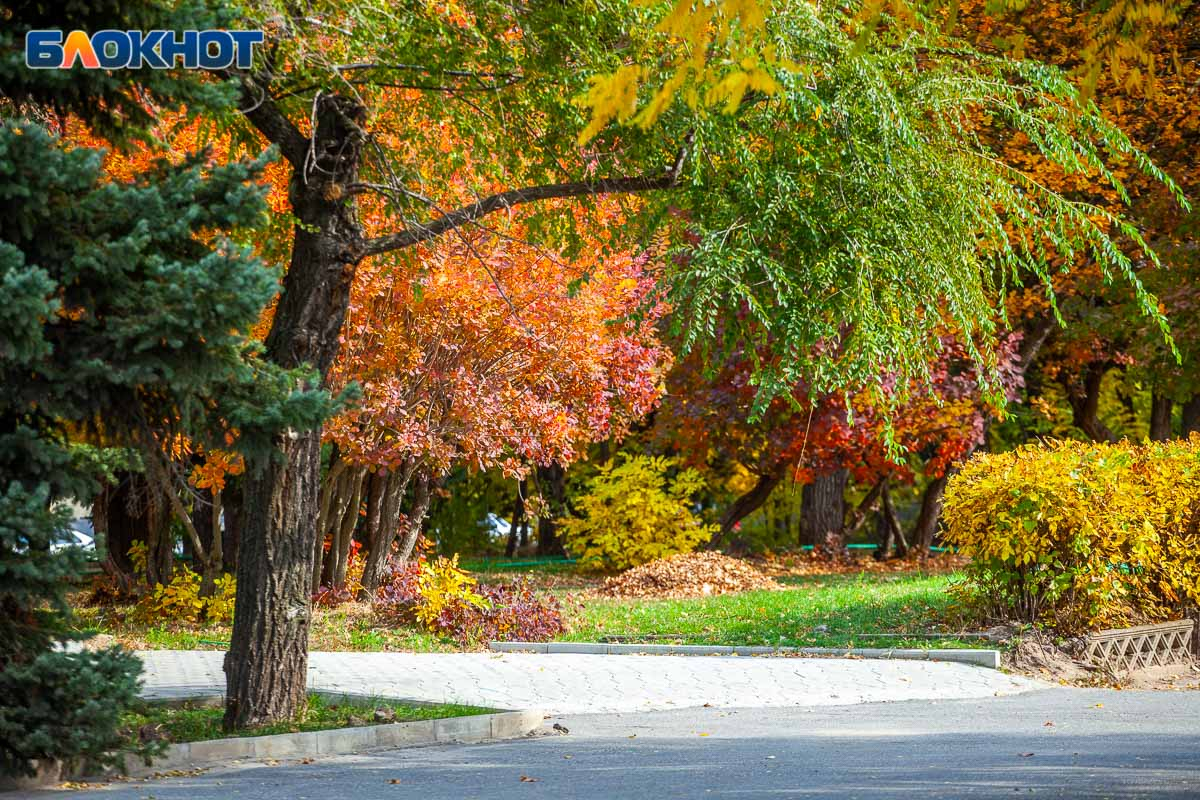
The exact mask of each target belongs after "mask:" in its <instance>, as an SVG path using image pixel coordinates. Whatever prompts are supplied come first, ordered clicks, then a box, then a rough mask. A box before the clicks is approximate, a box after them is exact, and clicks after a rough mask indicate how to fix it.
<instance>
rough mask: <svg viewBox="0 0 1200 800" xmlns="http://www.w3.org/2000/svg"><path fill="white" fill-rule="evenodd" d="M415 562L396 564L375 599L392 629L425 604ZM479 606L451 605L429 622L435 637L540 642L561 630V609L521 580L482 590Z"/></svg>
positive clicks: (409, 621)
mask: <svg viewBox="0 0 1200 800" xmlns="http://www.w3.org/2000/svg"><path fill="white" fill-rule="evenodd" d="M420 574H421V568H420V564H419V563H418V562H416V561H412V562H409V563H407V564H402V565H397V566H396V567H394V568H393V569H392V572H391V574H390V575H389V576H388V578H387V580H386V581H385V582H384V583H383V584H382V585H381V586H380V587H379V591H378V593H377V594H376V596H375V611H376V614H377V615H378V616H379V617H380V618H381V619H384V620H386V621H388V622H390V623H392V624H396V625H412V624H416V623H417V622H418V614H417V611H418V609H419V608H420V607H421V605H422V603H423V602H424V598H423V597H422V595H421V591H420V584H419V576H420ZM478 593H479V594H480V595H481V596H482V597H483V598H484V600H485V603H484V604H483V605H482V606H478V605H473V604H471V603H468V602H463V601H461V600H452V601H451V602H449V603H447V604H446V605H445V607H443V608H442V610H441V612H439V613H438V614H437V616H435V617H433V619H432V621H431V622H430V623H429V628H430V629H431V630H432V631H433V632H434V633H439V634H442V635H444V636H450V637H452V638H454V639H455V640H457V641H459V642H461V643H463V644H475V643H478V642H487V641H492V640H515V641H523V642H544V641H547V640H548V639H552V638H553V637H555V636H557V635H558V634H560V633H562V632H563V631H565V630H566V625H565V624H564V623H563V616H562V606H561V605H560V604H559V602H558V600H557V599H555V598H554V597H551V596H545V597H539V596H538V594H537V592H536V590H535V589H534V587H533V585H532V584H531V583H530V582H529V581H528V579H526V578H521V579H520V580H518V581H515V582H513V583H510V584H503V585H490V586H489V585H481V586H480V587H479V588H478Z"/></svg>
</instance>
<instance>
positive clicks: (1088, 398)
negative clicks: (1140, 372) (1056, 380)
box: [1063, 362, 1117, 443]
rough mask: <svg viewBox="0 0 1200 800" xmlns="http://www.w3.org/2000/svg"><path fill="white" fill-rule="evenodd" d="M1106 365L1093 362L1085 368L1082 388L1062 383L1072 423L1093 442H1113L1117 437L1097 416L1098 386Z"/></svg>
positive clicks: (1098, 402)
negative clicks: (1065, 391)
mask: <svg viewBox="0 0 1200 800" xmlns="http://www.w3.org/2000/svg"><path fill="white" fill-rule="evenodd" d="M1107 369H1108V365H1107V364H1104V363H1099V362H1095V363H1092V364H1089V365H1088V366H1087V371H1086V372H1085V373H1084V378H1083V385H1082V387H1080V386H1078V385H1075V384H1073V383H1071V382H1069V381H1065V382H1064V383H1063V387H1064V388H1065V389H1066V390H1067V402H1068V403H1070V405H1071V416H1072V421H1073V422H1074V424H1075V427H1076V428H1079V430H1081V431H1083V432H1084V433H1085V434H1086V435H1087V437H1088V438H1089V439H1091V440H1092V441H1093V442H1110V443H1111V442H1115V441H1117V437H1116V435H1115V434H1113V432H1112V431H1111V430H1110V429H1109V427H1108V426H1107V425H1105V424H1104V423H1103V422H1102V421H1101V420H1100V416H1099V407H1100V386H1101V384H1102V383H1103V381H1104V373H1105V372H1106V371H1107Z"/></svg>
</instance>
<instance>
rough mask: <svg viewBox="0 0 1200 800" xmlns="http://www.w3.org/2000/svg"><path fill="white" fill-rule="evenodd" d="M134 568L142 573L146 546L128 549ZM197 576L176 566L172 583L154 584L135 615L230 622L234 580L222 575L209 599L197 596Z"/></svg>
mask: <svg viewBox="0 0 1200 800" xmlns="http://www.w3.org/2000/svg"><path fill="white" fill-rule="evenodd" d="M129 555H130V557H131V559H132V560H133V562H134V569H135V570H137V571H140V572H141V573H142V574H144V572H145V565H146V546H145V544H144V543H142V542H134V543H133V547H131V548H130V549H129ZM200 580H201V578H200V576H199V575H198V574H196V573H195V572H194V571H193V570H191V569H190V568H189V567H188V566H187V565H186V564H178V565H176V567H175V572H174V575H172V577H171V582H170V583H168V584H166V585H165V586H164V585H163V584H161V583H157V584H155V585H154V587H153V588H152V589H151V590H150V591H149V592H148V593H147V594H145V595H143V596H142V598H141V599H140V600H139V601H138V603H137V606H136V608H135V609H134V615H135V616H136V617H137V618H138V619H140V620H143V621H146V622H154V621H161V620H171V621H182V622H196V621H198V620H205V621H207V622H229V621H231V620H232V619H233V606H234V601H235V599H236V597H237V579H236V578H234V577H233V576H232V575H229V574H225V575H222V576H220V577H219V578H217V579H216V581H215V584H216V592H215V593H214V594H213V595H212V596H211V597H201V596H200Z"/></svg>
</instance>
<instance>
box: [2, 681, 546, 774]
mask: <svg viewBox="0 0 1200 800" xmlns="http://www.w3.org/2000/svg"><path fill="white" fill-rule="evenodd" d="M197 699H198V700H203V699H207V698H197ZM544 718H545V714H544V713H543V712H541V711H502V712H499V713H496V714H477V715H475V716H470V717H444V718H442V719H425V720H416V721H413V722H391V723H381V724H378V725H364V726H361V727H356V728H334V729H331V730H327V731H306V732H304V733H279V734H274V735H272V736H242V737H235V738H231V739H210V740H209V741H206V742H184V743H182V744H172V745H168V747H167V749H166V752H165V753H163V755H161V756H159V757H157V758H155V759H154V763H153V764H152V765H150V766H146V765H145V764H143V763H142V762H141V761H136V762H134V761H127V763H126V764H125V768H124V769H113V770H111V771H109V772H108V773H106V774H103V775H97V774H96V773H95V772H90V771H84V770H71V769H63V768H62V766H61V765H60V764H58V763H54V764H48V765H40V769H39V770H38V775H37V776H36V777H33V778H17V779H0V792H6V791H12V790H18V791H20V790H30V789H42V788H47V787H50V786H54V785H56V784H58V783H61V782H63V781H78V780H88V779H99V780H105V779H107V778H111V777H114V776H118V775H125V776H128V777H130V778H143V777H147V776H151V775H155V774H157V773H163V772H172V771H178V770H191V769H198V768H204V767H213V766H217V765H224V764H228V763H229V762H231V761H253V760H256V759H285V758H310V757H313V756H334V755H353V754H355V753H362V752H366V751H369V750H379V749H396V748H401V747H421V746H426V745H432V744H450V743H456V744H470V743H474V742H486V741H495V740H499V739H520V738H522V737H524V736H528V735H529V734H531V733H533V732H534V731H536V730H537V729H538V728H540V727H541V725H542V721H543V720H544Z"/></svg>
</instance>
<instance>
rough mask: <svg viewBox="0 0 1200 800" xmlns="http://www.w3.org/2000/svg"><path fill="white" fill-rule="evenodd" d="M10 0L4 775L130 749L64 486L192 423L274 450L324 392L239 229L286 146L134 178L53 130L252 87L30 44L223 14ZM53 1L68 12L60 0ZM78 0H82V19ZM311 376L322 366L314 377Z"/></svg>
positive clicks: (86, 497) (70, 488)
mask: <svg viewBox="0 0 1200 800" xmlns="http://www.w3.org/2000/svg"><path fill="white" fill-rule="evenodd" d="M57 5H58V4H47V5H46V7H45V8H43V7H42V6H41V5H39V4H37V3H11V4H5V6H4V7H0V18H3V19H4V20H5V22H4V30H3V32H2V33H0V53H2V54H4V55H0V104H2V105H0V108H3V111H4V119H3V120H2V121H0V207H2V208H3V209H4V213H3V214H2V215H0V385H2V386H3V387H4V391H3V392H2V393H0V774H9V775H21V774H32V773H33V771H34V769H35V764H34V761H35V760H36V761H41V762H46V761H52V760H55V759H61V760H65V761H87V762H92V763H105V762H111V761H112V760H114V759H115V758H117V757H118V756H119V751H120V750H121V748H122V746H123V744H124V743H123V742H122V737H121V736H120V735H119V732H118V728H119V721H120V717H121V714H122V712H123V711H124V710H125V709H126V708H127V707H128V706H129V705H130V704H131V703H132V702H133V701H134V700H135V698H136V695H137V691H138V674H139V672H140V669H141V667H140V662H139V661H138V659H137V658H136V657H135V656H134V654H132V653H130V652H128V651H125V650H122V649H120V648H110V649H107V650H101V651H98V652H87V651H79V649H78V648H72V647H67V646H64V645H65V643H66V642H67V641H68V640H69V639H71V638H72V637H71V635H70V633H69V631H68V628H69V625H68V622H69V613H70V610H69V608H68V606H67V603H66V599H65V590H66V588H67V580H68V579H69V578H71V577H72V576H76V575H78V571H79V568H80V563H79V560H80V559H79V556H78V555H77V554H73V553H72V552H69V551H68V552H63V553H53V552H51V551H50V543H51V540H52V537H53V535H54V533H55V530H56V529H58V528H60V527H61V526H63V525H65V524H66V521H67V520H66V518H65V514H64V512H63V511H61V510H59V505H57V504H58V501H62V500H67V499H73V500H75V501H77V502H81V503H84V504H87V503H89V502H90V501H91V499H92V497H93V495H94V493H95V492H96V491H97V489H98V478H99V477H100V476H101V474H102V473H103V470H104V463H105V460H106V458H108V457H110V456H111V455H112V454H113V453H114V452H116V451H120V450H125V451H126V452H127V451H128V449H135V450H136V449H139V448H140V449H141V450H142V451H143V452H145V447H146V446H147V443H148V442H163V441H175V440H177V439H176V437H186V438H187V439H188V440H190V441H193V442H199V443H202V444H208V443H212V444H224V443H225V442H226V441H227V437H228V436H229V435H230V434H232V433H235V432H236V435H237V442H238V446H239V447H241V448H243V449H244V450H246V451H247V452H248V453H250V454H251V455H253V454H254V453H255V452H260V453H261V452H265V451H266V450H267V449H268V448H269V442H270V440H271V438H272V437H273V436H275V435H277V434H278V432H279V431H280V430H282V429H284V428H287V427H297V428H303V427H305V426H307V425H311V424H313V423H314V422H315V420H316V419H317V418H318V417H319V416H320V415H322V414H323V413H325V412H326V411H327V407H326V406H327V404H326V401H325V399H324V395H321V394H318V393H313V392H305V391H300V390H297V389H296V388H295V387H296V385H297V381H298V380H303V379H304V377H305V376H303V375H302V374H301V373H298V372H288V371H285V370H282V369H280V368H279V367H275V366H273V365H270V364H268V363H266V362H264V361H263V360H262V359H261V358H260V357H259V355H258V352H257V349H256V346H255V345H254V344H253V342H252V341H251V340H250V339H249V338H248V335H247V332H248V330H249V328H250V326H251V325H252V324H253V323H254V322H255V321H257V319H258V317H259V315H260V314H261V312H262V309H263V307H264V306H265V305H266V303H267V302H269V300H270V298H271V297H272V295H273V294H274V292H275V291H276V286H277V280H278V274H277V273H276V272H274V271H272V270H270V269H268V268H267V267H265V266H264V265H263V264H262V263H261V261H259V260H258V258H257V257H256V256H255V255H254V253H253V251H252V250H251V248H250V247H249V245H248V244H246V243H244V242H243V243H239V242H238V241H237V240H236V239H235V238H234V237H235V236H236V235H237V234H236V232H238V231H246V230H248V229H249V228H251V227H253V226H256V225H259V224H261V223H262V222H263V221H264V219H265V214H266V207H265V203H264V197H263V188H262V187H261V186H260V185H259V183H258V180H257V179H258V177H259V175H260V172H261V169H262V167H263V165H264V163H265V162H266V159H265V158H260V159H257V160H253V161H247V162H235V163H230V164H221V165H212V164H210V163H208V159H206V158H205V156H204V154H198V155H196V156H194V157H191V158H188V159H185V160H184V161H183V162H182V163H169V162H167V161H162V162H160V163H159V164H158V165H157V166H156V167H155V168H154V169H152V170H149V171H148V172H147V173H146V174H143V175H140V176H139V177H137V178H136V179H135V180H133V181H131V182H127V183H119V182H113V181H109V180H107V179H106V177H105V175H104V172H103V152H102V151H99V150H91V149H87V148H79V147H74V148H73V147H69V146H67V145H65V144H64V142H63V141H61V140H60V139H59V138H58V136H57V135H56V134H55V133H54V132H53V130H52V127H53V125H55V124H57V123H58V121H60V120H61V119H62V118H63V116H64V115H73V116H74V117H75V118H78V119H81V120H83V121H84V122H86V123H87V124H89V125H90V126H91V127H92V128H93V129H95V130H97V131H100V132H102V133H104V134H105V135H107V136H108V137H109V138H110V140H112V141H114V142H116V143H118V144H119V143H121V142H123V141H128V140H130V139H132V138H136V137H145V136H146V131H147V128H146V127H145V126H147V125H148V124H149V123H150V121H151V120H152V106H150V105H148V103H150V102H153V103H154V104H156V105H157V107H158V108H163V107H169V106H172V105H175V106H178V105H181V104H185V103H186V104H187V105H188V108H189V110H200V109H204V110H205V111H206V112H207V113H222V111H223V110H224V108H225V107H226V104H227V103H228V101H229V100H230V99H231V98H232V95H231V93H230V92H229V91H228V90H227V88H226V87H224V86H223V85H221V84H220V83H219V82H216V81H213V80H212V79H211V78H208V77H206V76H197V75H195V74H190V73H184V72H176V71H167V72H161V71H153V70H145V71H136V72H135V71H112V72H100V71H91V72H87V71H83V70H81V69H79V68H76V69H74V70H71V71H62V72H59V71H44V72H39V73H33V72H31V71H27V70H25V69H24V67H23V64H21V63H20V62H21V60H22V56H21V52H22V51H21V46H20V42H21V41H22V40H23V38H24V32H25V30H28V29H29V28H31V27H52V28H64V29H67V30H70V29H73V28H76V27H78V28H82V29H85V30H98V29H101V28H113V29H120V30H124V29H130V28H143V29H148V28H169V29H178V28H180V27H184V28H190V27H200V28H205V27H212V26H213V25H215V24H218V23H219V22H220V20H218V19H217V18H215V17H213V16H211V15H208V14H207V12H205V11H204V9H203V8H201V7H199V6H194V5H193V6H186V7H182V9H181V8H180V7H173V8H168V7H167V6H165V5H159V4H155V3H138V4H127V3H116V2H107V3H106V2H100V3H90V4H89V3H72V4H69V6H63V7H57V8H56V6H57ZM47 9H49V10H47ZM69 15H75V16H74V17H71V16H69ZM310 385H311V381H310Z"/></svg>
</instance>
